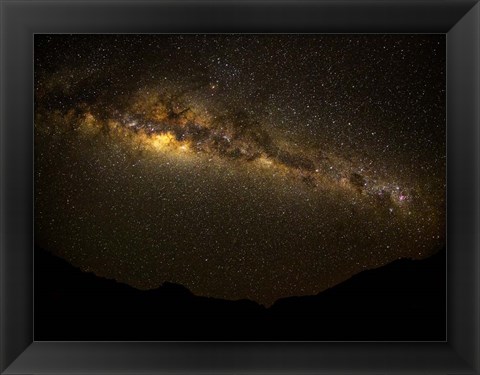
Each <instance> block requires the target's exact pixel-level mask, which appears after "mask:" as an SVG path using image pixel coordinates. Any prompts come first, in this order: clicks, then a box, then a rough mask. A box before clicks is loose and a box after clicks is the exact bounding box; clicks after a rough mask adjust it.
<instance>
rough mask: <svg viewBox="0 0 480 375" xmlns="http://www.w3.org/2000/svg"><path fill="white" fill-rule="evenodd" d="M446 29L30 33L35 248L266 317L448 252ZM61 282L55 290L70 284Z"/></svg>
mask: <svg viewBox="0 0 480 375" xmlns="http://www.w3.org/2000/svg"><path fill="white" fill-rule="evenodd" d="M445 52H446V50H445V36H444V35H425V34H418V35H241V34H238V35H161V34H160V35H114V34H112V35H36V36H35V242H36V243H37V244H38V245H39V246H41V247H43V248H45V249H48V250H49V251H51V252H52V253H53V254H56V255H58V256H60V257H62V258H64V259H66V260H68V261H69V262H71V263H72V264H74V265H75V266H77V267H79V268H81V269H82V270H84V271H88V272H94V273H95V274H96V275H98V276H102V277H106V278H111V279H115V280H117V281H119V282H123V283H127V284H129V285H132V286H134V287H136V288H139V289H152V288H157V287H159V286H160V285H162V283H163V282H165V281H168V282H174V283H178V284H182V285H184V286H185V287H187V288H188V289H190V290H191V291H192V292H193V293H195V294H196V295H201V296H210V297H217V298H224V299H228V300H235V299H240V298H248V299H251V300H253V301H256V302H258V303H261V304H263V305H265V306H269V305H271V304H272V303H273V302H274V301H275V300H277V299H279V298H281V297H287V296H300V295H311V294H317V293H319V292H321V291H322V290H325V289H326V288H329V287H331V286H333V285H336V284H338V283H339V282H342V281H344V280H345V279H347V278H349V277H351V276H352V275H354V274H356V273H358V272H360V271H363V270H365V269H371V268H376V267H380V266H382V265H385V264H387V263H389V262H391V261H393V260H396V259H399V258H404V257H406V258H414V259H420V258H425V257H428V256H430V255H432V254H434V253H435V252H436V251H438V250H439V249H441V248H442V247H443V246H444V245H445V196H446V180H445V164H446V163H445V162H446V146H445V140H446V139H445V134H446V119H445V67H446V66H445ZM59 282H61V280H59Z"/></svg>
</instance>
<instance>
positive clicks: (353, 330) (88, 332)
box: [34, 248, 446, 341]
mask: <svg viewBox="0 0 480 375" xmlns="http://www.w3.org/2000/svg"><path fill="white" fill-rule="evenodd" d="M445 282H446V272H445V249H443V250H441V251H440V252H438V253H437V254H435V255H433V256H432V257H430V258H427V259H424V260H416V261H414V260H408V259H402V260H398V261H395V262H393V263H391V264H389V265H387V266H384V267H381V268H378V269H374V270H368V271H364V272H362V273H360V274H357V275H355V276H353V277H352V278H351V279H349V280H347V281H345V282H343V283H341V284H339V285H337V286H335V287H333V288H331V289H328V290H326V291H324V292H322V293H320V294H318V295H316V296H308V297H292V298H284V299H280V300H278V301H277V302H276V303H275V304H274V305H273V306H272V307H270V308H268V309H266V308H264V307H263V306H261V305H258V304H257V303H255V302H252V301H248V300H241V301H226V300H220V299H213V298H206V297H198V296H195V295H193V294H192V293H191V292H190V291H189V290H188V289H186V288H185V287H183V286H181V285H176V284H171V283H165V284H163V285H162V286H161V287H160V288H158V289H156V290H150V291H140V290H137V289H135V288H132V287H130V286H128V285H126V284H120V283H117V282H115V281H113V280H107V279H104V278H100V277H97V276H95V275H94V274H92V273H84V272H82V271H80V270H79V269H77V268H75V267H73V266H72V265H70V264H69V263H68V262H66V261H64V260H63V259H61V258H58V257H56V256H54V255H51V254H50V253H49V252H47V251H45V250H43V249H40V248H35V301H34V305H35V327H34V330H35V331H34V334H35V340H38V341H43V340H46V341H50V340H74V341H82V340H86V341H96V340H107V341H115V340H125V341H130V340H135V341H148V340H155V341H164V340H166V341H170V340H187V341H190V340H192V341H193V340H200V341H209V340H219V341H241V340H252V341H257V340H262V341H270V340H272V341H279V340H280V341H291V340H293V341H304V340H305V341H310V340H312V341H345V340H348V341H350V340H352V341H356V340H360V341H369V340H381V341H384V340H385V341H444V340H445V339H446V337H445V334H446V330H445V322H446V295H445V289H446V288H445Z"/></svg>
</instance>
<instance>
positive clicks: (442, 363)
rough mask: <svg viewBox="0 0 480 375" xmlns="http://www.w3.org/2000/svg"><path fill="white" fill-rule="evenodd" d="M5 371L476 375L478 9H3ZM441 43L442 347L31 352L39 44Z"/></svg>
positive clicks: (36, 4) (413, 4)
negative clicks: (224, 37) (322, 36)
mask: <svg viewBox="0 0 480 375" xmlns="http://www.w3.org/2000/svg"><path fill="white" fill-rule="evenodd" d="M0 4H1V8H0V12H1V19H0V25H1V41H0V48H1V50H0V53H1V77H0V82H1V93H0V94H1V119H0V125H1V133H0V141H1V177H0V181H1V201H0V209H1V221H0V224H1V236H0V241H1V242H0V246H1V296H0V304H1V310H0V314H1V315H0V318H1V326H0V329H1V331H0V336H1V337H0V339H1V341H0V371H1V373H2V374H40V373H42V374H47V373H78V374H80V373H82V374H87V373H96V374H103V373H110V374H111V373H125V374H126V373H143V374H145V373H176V374H180V373H182V374H187V373H209V374H220V373H236V374H238V373H295V374H306V373H361V372H362V373H428V374H447V373H448V374H451V373H455V374H460V373H461V374H480V355H479V354H480V309H479V302H480V279H479V275H480V269H479V268H480V267H479V260H480V251H479V250H480V249H479V228H480V226H479V214H480V210H479V203H480V200H479V192H480V186H479V185H480V183H479V182H480V179H479V172H480V157H479V155H480V138H479V134H480V131H479V129H480V127H479V119H480V115H479V102H480V80H479V79H480V68H479V60H480V57H479V56H480V54H479V51H480V5H479V3H478V1H473V0H467V1H463V0H462V1H454V0H443V1H438V0H429V1H417V0H414V1H390V0H384V1H363V0H358V1H317V0H311V1H203V0H199V1H190V0H184V1H176V2H173V1H167V0H165V1H153V0H151V1H149V0H147V1H145V0H143V1H135V0H121V1H108V0H107V1H92V0H90V1H89V0H85V1H65V0H64V1H42V0H40V1H37V0H29V1H18V0H1V1H0ZM147 32H148V33H160V32H162V33H179V32H181V33H193V32H195V33H240V32H248V33H445V34H446V36H447V109H448V110H447V152H448V156H447V183H448V191H447V196H448V203H447V228H448V236H447V251H448V254H447V259H448V270H447V272H448V286H447V289H448V306H447V311H448V326H447V337H448V339H447V341H446V342H418V343H406V342H404V343H401V342H390V343H386V342H369V343H367V342H356V343H355V342H336V343H331V342H330V343H329V342H316V343H313V342H312V343H298V342H296V343H294V342H292V343H288V342H282V343H253V342H245V343H240V342H210V343H207V342H176V343H175V342H149V343H147V342H116V343H113V342H96V343H89V342H38V341H33V299H32V294H33V260H32V246H33V89H32V88H33V35H34V34H35V33H147Z"/></svg>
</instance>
